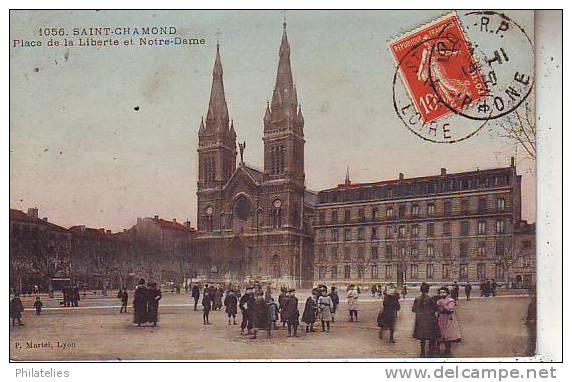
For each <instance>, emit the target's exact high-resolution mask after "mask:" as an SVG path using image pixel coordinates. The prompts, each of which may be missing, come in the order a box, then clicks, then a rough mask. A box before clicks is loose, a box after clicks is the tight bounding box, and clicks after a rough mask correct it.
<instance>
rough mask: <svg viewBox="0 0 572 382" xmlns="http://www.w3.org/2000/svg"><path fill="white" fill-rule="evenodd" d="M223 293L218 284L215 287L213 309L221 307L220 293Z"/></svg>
mask: <svg viewBox="0 0 572 382" xmlns="http://www.w3.org/2000/svg"><path fill="white" fill-rule="evenodd" d="M223 293H224V291H223V289H222V288H221V287H220V286H218V287H216V288H215V290H214V304H213V310H221V309H222V295H223Z"/></svg>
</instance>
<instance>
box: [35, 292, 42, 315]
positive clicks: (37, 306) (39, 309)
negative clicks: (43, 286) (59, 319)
mask: <svg viewBox="0 0 572 382" xmlns="http://www.w3.org/2000/svg"><path fill="white" fill-rule="evenodd" d="M43 306H44V303H43V302H42V300H40V296H36V302H34V308H35V309H36V316H39V315H40V314H41V313H42V307H43Z"/></svg>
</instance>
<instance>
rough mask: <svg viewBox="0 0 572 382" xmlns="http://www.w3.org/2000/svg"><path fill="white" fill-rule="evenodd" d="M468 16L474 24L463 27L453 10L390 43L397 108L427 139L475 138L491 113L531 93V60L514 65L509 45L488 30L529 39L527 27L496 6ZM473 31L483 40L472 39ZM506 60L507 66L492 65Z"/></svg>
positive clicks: (406, 122)
mask: <svg viewBox="0 0 572 382" xmlns="http://www.w3.org/2000/svg"><path fill="white" fill-rule="evenodd" d="M463 16H464V17H465V19H466V20H465V21H467V22H468V23H471V25H472V26H473V28H463V24H462V23H461V20H459V18H458V17H457V14H456V13H455V12H451V13H449V14H447V15H445V16H443V17H441V18H439V19H437V20H435V21H433V22H432V23H430V24H428V25H426V26H423V27H421V28H418V29H416V30H415V31H413V32H412V33H409V34H408V35H407V36H405V37H401V38H400V39H399V40H397V41H395V42H393V43H391V44H390V49H391V51H392V54H393V56H394V58H395V60H396V61H397V68H396V71H395V73H394V78H393V104H394V109H395V112H396V114H397V115H398V117H399V118H400V120H401V121H402V122H403V123H404V125H405V126H406V127H407V128H408V129H409V130H410V131H412V132H413V133H414V134H416V135H417V136H418V137H420V138H422V139H424V140H426V141H430V142H434V143H456V142H460V141H462V140H465V139H467V138H470V137H472V136H474V135H475V134H477V133H478V132H479V131H480V130H481V129H482V127H483V126H485V125H486V124H487V122H488V121H490V120H491V119H495V118H498V117H501V116H503V115H506V114H508V113H510V112H512V111H514V110H515V109H516V108H518V106H519V105H520V104H521V103H522V102H523V101H524V99H525V98H526V97H528V95H529V94H530V90H531V85H532V82H533V81H532V79H531V77H532V74H531V71H530V70H526V69H527V65H528V66H530V63H529V61H527V60H524V61H525V62H521V61H523V60H517V59H515V60H514V61H515V65H513V67H512V68H509V66H510V65H507V64H506V63H507V62H508V60H507V59H506V57H505V56H504V55H505V54H507V55H508V53H507V50H506V49H501V48H503V46H501V47H500V48H499V47H497V45H495V44H494V43H491V42H490V41H489V40H491V38H490V37H489V36H488V35H489V34H495V35H496V36H498V37H496V38H495V39H493V41H496V39H504V38H506V37H507V36H512V37H511V38H510V40H511V41H515V40H518V38H520V40H522V41H527V42H529V41H530V40H529V39H528V36H526V34H525V33H524V31H523V30H522V28H520V27H518V26H516V23H513V24H511V22H512V21H511V20H510V19H509V18H508V17H506V16H504V15H499V14H497V13H496V12H488V11H484V12H467V13H466V14H464V15H463ZM476 18H478V19H476ZM497 18H498V19H497ZM476 26H480V28H478V29H477V28H476ZM481 29H482V30H481ZM483 31H486V32H483ZM491 32H492V33H491ZM509 32H510V33H511V34H509ZM523 33H524V36H525V38H522V35H523ZM468 37H474V38H476V39H477V40H478V43H471V41H473V40H472V39H471V38H468ZM482 40H484V41H482ZM528 45H529V46H531V45H530V44H528ZM519 46H522V43H521V45H519ZM495 47H497V48H495ZM485 52H486V53H485ZM514 57H518V55H514ZM532 57H533V55H532ZM531 61H532V62H533V60H531ZM482 63H484V64H482ZM503 63H504V64H505V65H504V67H503V68H502V70H498V69H497V70H495V69H496V68H494V67H493V66H494V65H495V64H497V65H502V64H503ZM519 66H520V67H521V68H519V69H515V67H519ZM533 68H534V65H533V64H532V69H533ZM529 73H530V74H529ZM398 76H400V77H401V80H402V81H398V79H397V77H398ZM515 83H519V84H521V85H524V88H522V87H517V86H515ZM528 86H530V88H528ZM504 97H508V101H507V102H505V98H504Z"/></svg>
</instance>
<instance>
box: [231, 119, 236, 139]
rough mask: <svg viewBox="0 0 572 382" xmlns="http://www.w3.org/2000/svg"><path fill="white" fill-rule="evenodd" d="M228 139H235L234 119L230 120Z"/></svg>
mask: <svg viewBox="0 0 572 382" xmlns="http://www.w3.org/2000/svg"><path fill="white" fill-rule="evenodd" d="M230 138H231V139H235V138H236V131H234V119H231V120H230Z"/></svg>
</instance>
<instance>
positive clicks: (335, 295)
mask: <svg viewBox="0 0 572 382" xmlns="http://www.w3.org/2000/svg"><path fill="white" fill-rule="evenodd" d="M328 296H330V298H331V299H332V322H336V310H337V309H338V305H340V296H339V295H338V291H337V290H336V287H335V286H333V287H331V288H330V293H329V294H328Z"/></svg>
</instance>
